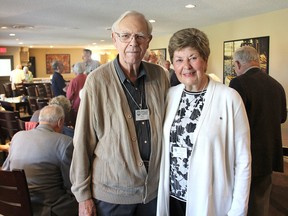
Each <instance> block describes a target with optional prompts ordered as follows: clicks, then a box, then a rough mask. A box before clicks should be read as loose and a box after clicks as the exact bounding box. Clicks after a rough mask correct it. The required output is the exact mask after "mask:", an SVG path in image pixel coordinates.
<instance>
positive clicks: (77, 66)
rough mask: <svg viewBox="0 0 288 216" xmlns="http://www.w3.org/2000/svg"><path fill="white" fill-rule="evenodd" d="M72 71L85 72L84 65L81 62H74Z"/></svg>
mask: <svg viewBox="0 0 288 216" xmlns="http://www.w3.org/2000/svg"><path fill="white" fill-rule="evenodd" d="M73 71H74V72H75V73H76V74H82V73H84V72H85V66H84V64H83V63H82V62H78V63H76V64H74V66H73Z"/></svg>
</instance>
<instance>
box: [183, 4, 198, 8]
mask: <svg viewBox="0 0 288 216" xmlns="http://www.w3.org/2000/svg"><path fill="white" fill-rule="evenodd" d="M185 7H186V8H195V7H196V5H193V4H188V5H186V6H185Z"/></svg>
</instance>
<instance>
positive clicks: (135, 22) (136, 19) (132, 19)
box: [118, 15, 148, 33]
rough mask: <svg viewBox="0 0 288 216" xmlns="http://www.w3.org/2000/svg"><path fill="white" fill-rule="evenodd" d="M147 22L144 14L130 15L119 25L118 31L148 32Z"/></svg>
mask: <svg viewBox="0 0 288 216" xmlns="http://www.w3.org/2000/svg"><path fill="white" fill-rule="evenodd" d="M147 30H148V29H147V23H146V21H145V19H144V18H143V17H142V16H139V15H128V16H126V17H125V18H124V19H122V20H121V22H120V23H119V25H118V31H122V32H125V31H126V32H131V31H133V33H147Z"/></svg>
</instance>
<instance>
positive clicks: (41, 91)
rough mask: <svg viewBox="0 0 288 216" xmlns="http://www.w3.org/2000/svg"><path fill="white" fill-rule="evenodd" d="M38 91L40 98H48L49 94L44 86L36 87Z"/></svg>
mask: <svg viewBox="0 0 288 216" xmlns="http://www.w3.org/2000/svg"><path fill="white" fill-rule="evenodd" d="M36 89H37V94H38V97H42V98H46V97H47V92H46V89H45V86H44V85H43V84H40V85H36Z"/></svg>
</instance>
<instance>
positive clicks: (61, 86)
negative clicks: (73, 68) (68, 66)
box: [51, 61, 66, 97]
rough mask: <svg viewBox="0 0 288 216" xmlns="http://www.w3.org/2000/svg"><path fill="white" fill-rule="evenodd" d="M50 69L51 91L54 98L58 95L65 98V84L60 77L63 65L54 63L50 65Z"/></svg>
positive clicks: (59, 62) (57, 62)
mask: <svg viewBox="0 0 288 216" xmlns="http://www.w3.org/2000/svg"><path fill="white" fill-rule="evenodd" d="M52 69H53V71H54V73H53V76H52V80H51V83H52V91H53V95H54V96H55V97H57V96H59V95H64V96H66V90H65V89H66V83H65V80H64V78H63V76H62V75H61V74H62V72H63V70H64V65H63V63H62V62H61V61H55V62H53V63H52Z"/></svg>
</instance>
